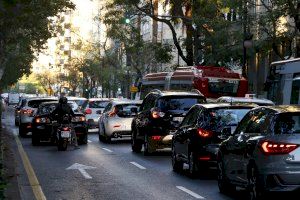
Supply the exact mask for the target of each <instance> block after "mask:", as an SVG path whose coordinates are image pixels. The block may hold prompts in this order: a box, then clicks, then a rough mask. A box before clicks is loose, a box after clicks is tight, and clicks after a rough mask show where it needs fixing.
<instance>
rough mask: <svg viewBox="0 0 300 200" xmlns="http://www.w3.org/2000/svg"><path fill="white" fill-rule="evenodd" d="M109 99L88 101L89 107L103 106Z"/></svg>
mask: <svg viewBox="0 0 300 200" xmlns="http://www.w3.org/2000/svg"><path fill="white" fill-rule="evenodd" d="M108 103H109V101H89V108H105V107H106V106H107V104H108Z"/></svg>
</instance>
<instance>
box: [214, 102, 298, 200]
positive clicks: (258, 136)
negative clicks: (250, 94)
mask: <svg viewBox="0 0 300 200" xmlns="http://www.w3.org/2000/svg"><path fill="white" fill-rule="evenodd" d="M299 147H300V106H271V107H258V108H254V109H252V110H251V111H249V112H248V113H247V114H246V115H245V116H244V118H243V119H242V120H241V122H240V123H239V125H238V127H237V128H236V130H235V132H234V133H233V135H232V136H231V137H229V138H228V139H227V140H225V141H224V142H223V143H222V144H221V145H220V148H219V152H218V155H217V163H218V165H217V166H218V185H219V189H220V191H221V192H222V193H229V192H231V191H232V190H234V189H235V187H236V186H239V187H244V188H246V189H247V190H248V192H249V193H248V194H249V195H250V197H251V198H252V199H256V198H259V197H262V196H263V195H264V194H265V193H266V192H269V191H294V190H297V189H300V148H299Z"/></svg>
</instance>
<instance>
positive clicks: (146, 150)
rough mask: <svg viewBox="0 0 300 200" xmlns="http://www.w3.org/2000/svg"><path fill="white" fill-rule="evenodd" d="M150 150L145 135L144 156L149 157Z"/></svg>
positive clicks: (147, 138)
mask: <svg viewBox="0 0 300 200" xmlns="http://www.w3.org/2000/svg"><path fill="white" fill-rule="evenodd" d="M152 152H153V151H152V148H151V146H150V145H149V137H148V136H147V135H146V134H145V140H144V155H145V156H149V155H150V154H151V153H152Z"/></svg>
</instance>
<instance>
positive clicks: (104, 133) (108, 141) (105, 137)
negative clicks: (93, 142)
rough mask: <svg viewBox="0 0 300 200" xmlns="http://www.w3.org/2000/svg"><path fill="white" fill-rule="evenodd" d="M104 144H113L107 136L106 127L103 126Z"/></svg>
mask: <svg viewBox="0 0 300 200" xmlns="http://www.w3.org/2000/svg"><path fill="white" fill-rule="evenodd" d="M103 139H104V140H103V142H105V143H110V142H111V137H110V136H108V135H106V131H105V127H104V126H103Z"/></svg>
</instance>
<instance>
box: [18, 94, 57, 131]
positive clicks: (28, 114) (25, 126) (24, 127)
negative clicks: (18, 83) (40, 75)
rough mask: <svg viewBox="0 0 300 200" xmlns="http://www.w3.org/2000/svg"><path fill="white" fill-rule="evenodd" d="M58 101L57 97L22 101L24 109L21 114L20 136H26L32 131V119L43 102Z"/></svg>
mask: <svg viewBox="0 0 300 200" xmlns="http://www.w3.org/2000/svg"><path fill="white" fill-rule="evenodd" d="M48 101H57V98H56V97H33V98H26V99H24V100H23V101H22V107H21V109H20V112H19V114H18V115H19V122H18V124H19V135H20V136H25V135H26V134H27V133H28V132H30V131H31V123H32V119H33V117H34V115H35V113H36V111H37V109H38V107H39V105H40V104H41V103H42V102H48Z"/></svg>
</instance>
